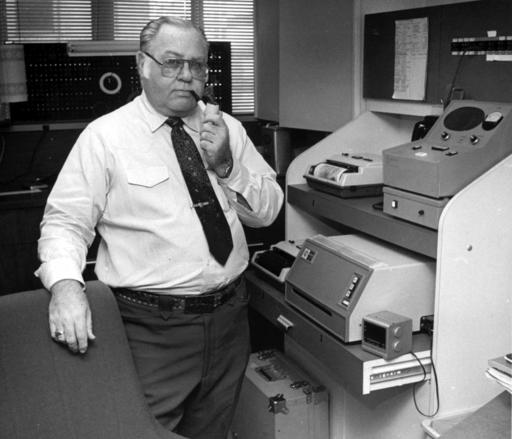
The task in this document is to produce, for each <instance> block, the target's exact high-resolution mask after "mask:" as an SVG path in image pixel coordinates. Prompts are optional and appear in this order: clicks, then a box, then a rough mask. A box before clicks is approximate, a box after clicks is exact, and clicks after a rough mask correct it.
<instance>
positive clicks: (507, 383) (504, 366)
mask: <svg viewBox="0 0 512 439" xmlns="http://www.w3.org/2000/svg"><path fill="white" fill-rule="evenodd" d="M485 374H486V376H487V377H488V378H490V379H492V380H494V381H496V382H497V383H498V384H500V385H502V386H503V387H505V389H506V390H507V391H508V392H509V393H512V354H507V355H504V356H503V357H497V358H493V359H492V360H489V368H488V369H487V371H486V372H485Z"/></svg>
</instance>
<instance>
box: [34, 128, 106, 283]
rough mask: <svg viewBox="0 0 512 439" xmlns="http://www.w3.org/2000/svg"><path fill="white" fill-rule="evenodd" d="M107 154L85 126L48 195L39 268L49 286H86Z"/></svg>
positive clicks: (102, 199) (103, 194) (101, 207)
mask: <svg viewBox="0 0 512 439" xmlns="http://www.w3.org/2000/svg"><path fill="white" fill-rule="evenodd" d="M106 170H107V163H106V156H105V152H104V149H103V147H102V142H101V141H100V139H98V138H96V136H95V135H94V133H93V132H92V131H91V130H90V129H89V128H86V129H85V130H84V131H83V132H82V133H81V135H80V137H79V138H78V140H77V142H76V144H75V145H74V146H73V148H72V150H71V152H70V154H69V156H68V157H67V159H66V162H65V163H64V166H63V168H62V170H61V172H60V174H59V177H58V179H57V181H56V182H55V185H54V186H53V188H52V191H51V193H50V195H49V197H48V201H47V204H46V208H45V212H44V216H43V220H42V222H41V237H40V238H39V241H38V255H39V259H40V261H41V265H40V267H39V268H38V269H37V271H36V272H35V274H36V276H38V277H39V278H40V279H41V282H42V283H43V285H44V286H45V288H47V289H50V288H51V287H52V286H53V285H54V284H55V283H56V282H58V281H59V280H62V279H75V280H78V281H79V282H82V283H83V277H82V271H83V270H84V268H85V262H86V256H87V251H88V247H89V246H90V245H91V243H92V241H93V240H94V236H95V226H96V223H97V221H98V218H99V217H100V215H101V213H102V212H103V210H104V207H105V199H106V193H107V187H108V172H106Z"/></svg>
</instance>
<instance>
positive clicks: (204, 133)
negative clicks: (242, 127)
mask: <svg viewBox="0 0 512 439" xmlns="http://www.w3.org/2000/svg"><path fill="white" fill-rule="evenodd" d="M199 144H200V146H201V148H202V149H203V151H204V154H205V160H206V163H208V165H209V166H210V168H212V169H213V170H214V171H215V173H216V174H217V175H218V176H219V177H221V178H225V177H227V176H228V175H229V171H228V172H226V169H228V168H230V167H231V166H232V163H233V158H232V155H231V149H230V148H229V131H228V127H227V126H226V123H225V122H224V119H222V114H221V113H220V111H219V107H218V106H217V105H212V104H207V105H206V110H205V112H204V118H203V125H202V128H201V138H200V143H199Z"/></svg>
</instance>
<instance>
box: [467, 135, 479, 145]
mask: <svg viewBox="0 0 512 439" xmlns="http://www.w3.org/2000/svg"><path fill="white" fill-rule="evenodd" d="M469 141H470V142H471V143H472V144H473V145H476V144H477V143H478V142H480V138H479V137H478V136H477V135H476V134H471V136H469Z"/></svg>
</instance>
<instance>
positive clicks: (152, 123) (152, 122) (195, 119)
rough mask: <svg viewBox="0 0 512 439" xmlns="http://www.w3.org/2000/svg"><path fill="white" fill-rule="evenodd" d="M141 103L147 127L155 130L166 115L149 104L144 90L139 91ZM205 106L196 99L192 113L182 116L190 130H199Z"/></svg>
mask: <svg viewBox="0 0 512 439" xmlns="http://www.w3.org/2000/svg"><path fill="white" fill-rule="evenodd" d="M141 103H142V112H143V114H144V117H145V118H146V120H147V122H148V124H149V128H150V130H151V132H155V131H156V130H157V129H158V128H160V127H161V126H162V125H163V124H165V121H166V120H167V116H164V115H163V114H160V113H159V112H158V111H156V110H155V109H154V107H153V106H152V105H151V104H150V102H149V100H148V97H147V96H146V93H145V92H144V91H143V92H142V93H141ZM205 107H206V106H205V104H204V103H203V102H202V101H198V103H197V106H196V107H195V108H194V111H193V112H192V114H189V115H188V116H185V117H183V118H182V120H183V123H184V124H185V125H187V127H189V128H190V129H191V130H192V131H195V132H199V131H200V129H201V117H202V113H203V111H204V109H205Z"/></svg>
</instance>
